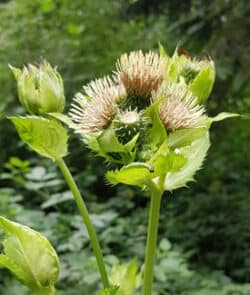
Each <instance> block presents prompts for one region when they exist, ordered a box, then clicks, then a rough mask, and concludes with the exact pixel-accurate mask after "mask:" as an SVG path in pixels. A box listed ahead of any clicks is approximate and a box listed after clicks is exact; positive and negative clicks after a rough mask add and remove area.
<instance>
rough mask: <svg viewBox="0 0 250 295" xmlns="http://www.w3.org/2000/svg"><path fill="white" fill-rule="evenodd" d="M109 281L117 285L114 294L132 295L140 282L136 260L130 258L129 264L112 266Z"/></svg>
mask: <svg viewBox="0 0 250 295" xmlns="http://www.w3.org/2000/svg"><path fill="white" fill-rule="evenodd" d="M110 281H111V283H112V284H114V285H117V286H119V289H118V290H117V292H116V293H115V295H133V294H134V293H135V290H136V289H137V288H138V287H139V286H140V283H141V274H140V273H138V268H137V260H136V259H134V260H132V262H131V263H130V264H121V265H116V266H114V267H113V269H112V271H111V275H110Z"/></svg>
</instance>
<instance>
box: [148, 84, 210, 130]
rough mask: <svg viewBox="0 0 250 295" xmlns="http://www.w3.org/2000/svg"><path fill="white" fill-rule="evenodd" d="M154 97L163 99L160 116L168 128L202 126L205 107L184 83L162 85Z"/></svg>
mask: <svg viewBox="0 0 250 295" xmlns="http://www.w3.org/2000/svg"><path fill="white" fill-rule="evenodd" d="M153 99H154V100H157V99H163V102H162V103H161V104H160V107H159V116H160V119H161V121H162V123H163V124H164V126H165V128H166V129H167V130H177V129H186V128H194V127H202V126H203V125H204V120H205V118H206V116H205V115H204V112H205V109H204V108H203V107H202V106H200V105H198V104H197V98H195V97H194V96H193V95H192V93H191V92H190V91H189V90H188V89H187V88H186V87H184V86H183V85H178V84H171V85H168V86H164V87H161V88H160V89H159V90H158V91H157V92H155V93H154V94H153Z"/></svg>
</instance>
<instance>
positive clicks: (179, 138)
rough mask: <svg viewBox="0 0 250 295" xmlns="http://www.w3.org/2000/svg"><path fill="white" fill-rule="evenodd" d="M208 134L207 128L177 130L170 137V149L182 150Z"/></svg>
mask: <svg viewBox="0 0 250 295" xmlns="http://www.w3.org/2000/svg"><path fill="white" fill-rule="evenodd" d="M206 132H207V128H191V129H181V130H176V131H174V132H172V133H170V134H169V136H168V146H169V147H170V148H180V147H183V146H186V145H190V144H191V143H192V142H193V141H194V140H196V139H199V138H200V137H202V136H203V135H204V134H205V133H206Z"/></svg>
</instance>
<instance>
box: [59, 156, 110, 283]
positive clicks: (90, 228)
mask: <svg viewBox="0 0 250 295" xmlns="http://www.w3.org/2000/svg"><path fill="white" fill-rule="evenodd" d="M56 162H57V164H58V166H59V167H60V169H61V171H62V174H63V175H64V178H65V180H66V182H67V184H68V186H69V188H70V190H71V192H72V194H73V196H74V198H75V201H76V204H77V207H78V209H79V211H80V214H81V216H82V219H83V221H84V223H85V225H86V228H87V231H88V234H89V238H90V243H91V245H92V248H93V251H94V254H95V257H96V261H97V264H98V268H99V271H100V274H101V279H102V283H103V286H104V288H109V280H108V276H107V272H106V268H105V264H104V260H103V256H102V252H101V247H100V244H99V242H98V239H97V236H96V233H95V229H94V226H93V224H92V222H91V219H90V217H89V213H88V210H87V207H86V205H85V202H84V200H83V198H82V197H81V194H80V192H79V190H78V187H77V185H76V183H75V181H74V179H73V177H72V175H71V173H70V171H69V169H68V167H67V166H66V164H65V162H64V160H63V159H61V158H60V159H57V161H56Z"/></svg>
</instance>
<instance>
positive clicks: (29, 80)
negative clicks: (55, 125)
mask: <svg viewBox="0 0 250 295" xmlns="http://www.w3.org/2000/svg"><path fill="white" fill-rule="evenodd" d="M10 69H11V70H12V72H13V74H14V76H15V78H16V80H17V88H18V96H19V100H20V102H21V104H22V105H23V107H24V108H25V109H26V110H27V112H29V113H30V114H32V115H37V114H44V113H52V112H56V113H61V112H63V109H64V106H65V97H64V88H63V81H62V78H61V76H60V74H59V73H58V72H57V70H56V69H55V68H54V69H53V68H52V67H51V65H50V64H49V63H48V62H47V61H45V60H44V61H43V62H42V63H41V64H40V65H39V66H34V65H28V66H27V67H24V68H23V70H20V69H18V68H15V67H12V66H10Z"/></svg>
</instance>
